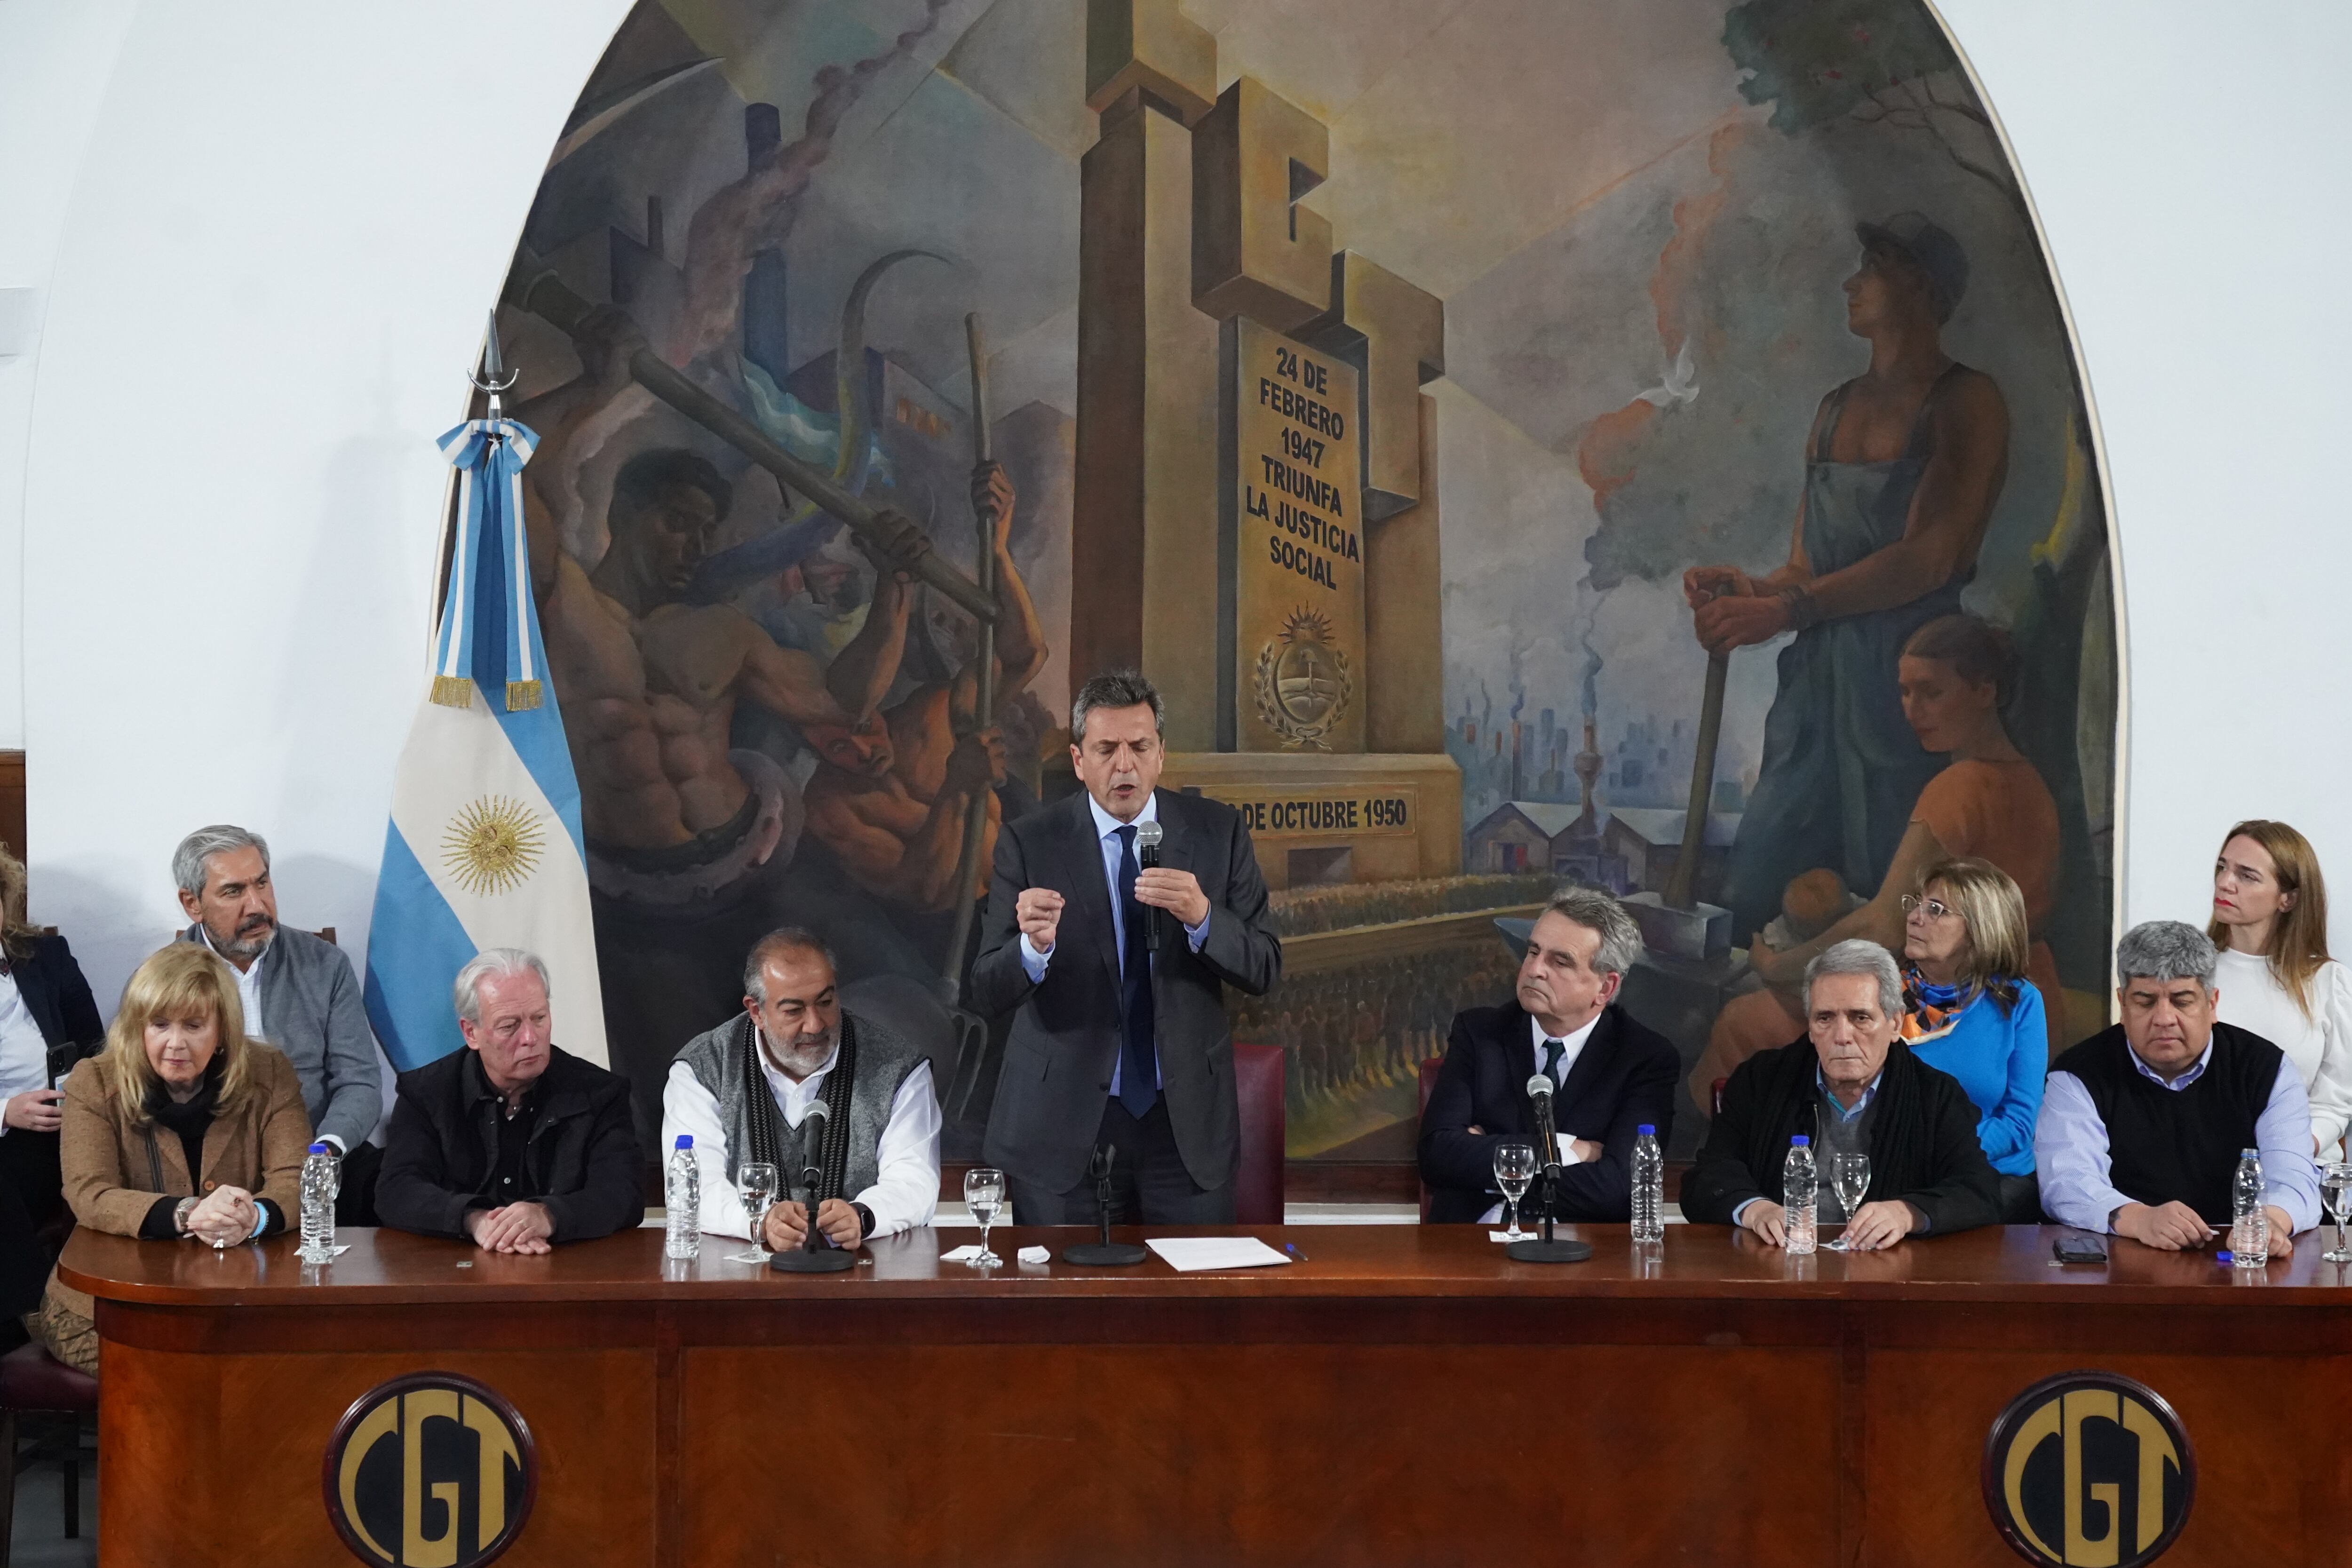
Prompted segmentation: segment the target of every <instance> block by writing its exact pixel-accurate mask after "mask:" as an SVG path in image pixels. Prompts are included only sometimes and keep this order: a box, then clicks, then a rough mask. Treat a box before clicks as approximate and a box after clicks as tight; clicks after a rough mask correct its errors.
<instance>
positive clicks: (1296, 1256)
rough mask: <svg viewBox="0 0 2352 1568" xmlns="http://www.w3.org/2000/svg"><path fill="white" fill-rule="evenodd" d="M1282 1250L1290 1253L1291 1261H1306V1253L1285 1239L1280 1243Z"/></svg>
mask: <svg viewBox="0 0 2352 1568" xmlns="http://www.w3.org/2000/svg"><path fill="white" fill-rule="evenodd" d="M1282 1250H1283V1251H1285V1252H1287V1253H1288V1254H1290V1257H1291V1261H1293V1262H1295V1263H1304V1262H1306V1261H1307V1254H1305V1253H1303V1252H1301V1251H1299V1250H1298V1248H1297V1247H1293V1246H1291V1245H1290V1243H1288V1242H1284V1243H1283V1244H1282Z"/></svg>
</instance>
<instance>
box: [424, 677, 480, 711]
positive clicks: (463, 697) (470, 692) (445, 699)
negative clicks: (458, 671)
mask: <svg viewBox="0 0 2352 1568" xmlns="http://www.w3.org/2000/svg"><path fill="white" fill-rule="evenodd" d="M433 700H434V701H436V702H437V703H439V704H440V705H441V706H442V707H444V708H471V707H472V706H473V705H474V683H473V682H472V681H471V680H468V679H466V677H464V676H462V675H436V676H435V677H434V678H433Z"/></svg>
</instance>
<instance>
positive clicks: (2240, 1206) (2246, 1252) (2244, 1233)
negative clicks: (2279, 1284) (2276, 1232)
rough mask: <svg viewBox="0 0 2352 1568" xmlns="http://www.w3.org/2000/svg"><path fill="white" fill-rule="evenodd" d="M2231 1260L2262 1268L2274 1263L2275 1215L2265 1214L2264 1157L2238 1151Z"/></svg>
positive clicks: (2232, 1212) (2232, 1191) (2232, 1206)
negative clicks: (2272, 1255) (2272, 1224)
mask: <svg viewBox="0 0 2352 1568" xmlns="http://www.w3.org/2000/svg"><path fill="white" fill-rule="evenodd" d="M2230 1212H2231V1225H2230V1254H2231V1257H2230V1261H2231V1262H2232V1263H2234V1264H2236V1265H2237V1266H2238V1267H2239V1268H2262V1267H2263V1265H2265V1264H2267V1263H2268V1262H2270V1260H2271V1216H2270V1215H2267V1214H2265V1213H2264V1212H2263V1157H2262V1154H2261V1153H2260V1152H2258V1151H2256V1150H2252V1149H2242V1150H2240V1151H2239V1152H2238V1179H2237V1181H2236V1182H2235V1183H2233V1184H2231V1209H2230Z"/></svg>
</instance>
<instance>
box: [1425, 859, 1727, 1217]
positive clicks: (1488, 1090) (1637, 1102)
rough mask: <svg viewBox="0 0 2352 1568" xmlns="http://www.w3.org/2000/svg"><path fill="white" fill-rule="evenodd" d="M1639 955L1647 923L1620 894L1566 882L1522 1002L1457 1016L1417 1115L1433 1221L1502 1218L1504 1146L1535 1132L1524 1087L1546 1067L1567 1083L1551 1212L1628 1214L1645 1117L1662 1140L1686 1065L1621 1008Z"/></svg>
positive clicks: (1539, 941)
mask: <svg viewBox="0 0 2352 1568" xmlns="http://www.w3.org/2000/svg"><path fill="white" fill-rule="evenodd" d="M1641 951H1642V932H1641V930H1640V928H1639V927H1637V926H1635V925H1634V923H1633V917H1632V916H1631V915H1629V914H1627V913H1626V912H1625V911H1624V910H1623V909H1622V908H1621V907H1620V906H1619V904H1618V902H1617V900H1614V899H1612V898H1611V897H1610V896H1609V895H1608V894H1606V893H1602V892H1597V891H1594V890H1592V889H1588V888H1572V889H1569V890H1567V891H1566V892H1563V893H1561V894H1560V895H1559V896H1558V897H1557V898H1555V899H1553V900H1552V901H1551V907H1550V908H1549V909H1547V910H1544V912H1543V914H1542V916H1541V917H1540V918H1539V919H1538V920H1537V921H1536V923H1535V929H1534V931H1531V932H1529V933H1528V952H1527V956H1526V957H1525V958H1523V959H1521V960H1520V961H1519V976H1518V989H1517V999H1516V1000H1515V1001H1513V1002H1510V1003H1507V1004H1506V1005H1503V1006H1500V1007H1471V1008H1468V1009H1465V1011H1463V1012H1461V1013H1459V1014H1457V1015H1455V1016H1454V1033H1453V1037H1452V1038H1450V1039H1449V1040H1447V1042H1446V1045H1445V1065H1444V1068H1440V1069H1439V1071H1438V1075H1437V1087H1436V1088H1435V1089H1433V1090H1431V1091H1430V1096H1429V1110H1428V1111H1427V1112H1426V1113H1425V1114H1424V1115H1423V1117H1422V1119H1421V1179H1422V1180H1423V1181H1424V1182H1426V1183H1428V1184H1429V1190H1430V1208H1429V1217H1430V1219H1431V1220H1432V1221H1433V1222H1438V1223H1444V1222H1452V1223H1462V1222H1466V1221H1471V1220H1479V1221H1482V1222H1484V1221H1491V1220H1498V1219H1500V1218H1501V1217H1502V1194H1501V1191H1500V1189H1499V1188H1498V1187H1497V1186H1496V1183H1495V1146H1496V1144H1498V1143H1502V1142H1506V1141H1511V1140H1517V1141H1520V1142H1533V1141H1534V1139H1535V1111H1534V1108H1533V1106H1532V1105H1531V1104H1530V1103H1529V1101H1528V1088H1527V1086H1528V1079H1531V1078H1533V1077H1534V1076H1535V1075H1536V1074H1537V1073H1538V1072H1541V1073H1547V1074H1549V1075H1550V1078H1551V1079H1552V1081H1553V1082H1554V1083H1555V1084H1556V1085H1558V1086H1559V1087H1558V1088H1557V1089H1554V1091H1553V1093H1552V1119H1553V1121H1554V1123H1555V1124H1556V1130H1557V1131H1558V1133H1559V1142H1560V1144H1561V1149H1560V1160H1561V1163H1562V1164H1563V1166H1564V1167H1565V1168H1564V1169H1563V1170H1562V1172H1561V1178H1560V1184H1559V1206H1558V1208H1557V1209H1556V1211H1555V1212H1556V1213H1557V1215H1559V1218H1561V1219H1564V1220H1591V1221H1601V1222H1613V1221H1622V1220H1624V1219H1626V1218H1628V1217H1629V1216H1630V1215H1631V1213H1632V1208H1633V1141H1634V1138H1635V1136H1636V1135H1637V1133H1638V1131H1639V1130H1640V1129H1641V1128H1642V1126H1643V1124H1645V1123H1646V1124H1648V1125H1650V1126H1652V1127H1654V1128H1656V1129H1657V1135H1658V1143H1659V1146H1660V1147H1661V1148H1663V1147H1664V1145H1665V1142H1666V1133H1667V1131H1669V1123H1670V1122H1671V1121H1672V1119H1673V1117H1674V1111H1675V1076H1676V1074H1677V1073H1679V1072H1680V1070H1681V1058H1680V1057H1679V1056H1677V1055H1676V1054H1675V1047H1674V1046H1673V1045H1672V1044H1671V1043H1670V1042H1669V1041H1668V1040H1667V1039H1666V1037H1664V1036H1663V1035H1661V1034H1659V1033H1657V1032H1656V1031H1655V1030H1653V1029H1647V1028H1644V1027H1643V1026H1641V1025H1639V1024H1637V1023H1635V1022H1634V1021H1633V1019H1631V1018H1629V1017H1627V1016H1625V1010H1624V1009H1623V1008H1622V1007H1619V1006H1614V1005H1612V1003H1614V1002H1615V1000H1616V997H1617V991H1618V987H1619V986H1620V985H1621V984H1622V983H1623V981H1624V977H1625V972H1626V971H1627V970H1628V969H1630V968H1632V967H1633V960H1634V958H1635V957H1636V956H1637V955H1638V954H1639V953H1640V952H1641ZM1540 1154H1541V1151H1538V1155H1540Z"/></svg>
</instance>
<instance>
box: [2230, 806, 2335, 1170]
mask: <svg viewBox="0 0 2352 1568" xmlns="http://www.w3.org/2000/svg"><path fill="white" fill-rule="evenodd" d="M2208 934H2209V935H2210V936H2211V937H2212V939H2213V945H2214V946H2215V947H2218V948H2220V949H2221V968H2220V969H2219V970H2218V971H2216V972H2215V973H2214V976H2213V984H2215V985H2216V986H2218V987H2219V988H2220V989H2221V1005H2220V1008H2219V1016H2220V1017H2221V1021H2222V1022H2223V1023H2225V1024H2234V1025H2236V1026H2238V1027H2239V1028H2241V1029H2248V1030H2252V1032H2253V1033H2255V1034H2257V1035H2260V1036H2261V1037H2263V1038H2264V1039H2266V1040H2268V1041H2269V1042H2270V1043H2271V1044H2273V1045H2274V1046H2276V1047H2278V1048H2279V1049H2281V1050H2283V1051H2284V1052H2285V1053H2286V1056H2287V1060H2289V1061H2291V1062H2293V1063H2294V1065H2295V1068H2296V1070H2297V1071H2299V1072H2301V1073H2302V1074H2303V1081H2304V1086H2305V1088H2306V1089H2309V1090H2310V1091H2311V1142H2312V1149H2313V1152H2315V1153H2316V1154H2318V1155H2320V1156H2321V1157H2322V1158H2323V1159H2332V1158H2334V1152H2333V1151H2334V1150H2335V1148H2336V1143H2337V1142H2339V1141H2340V1140H2341V1139H2342V1138H2343V1136H2344V1132H2345V1125H2346V1123H2347V1121H2352V973H2347V972H2346V970H2345V967H2344V965H2342V964H2340V963H2336V961H2335V960H2334V959H2332V958H2330V957H2328V956H2327V884H2326V881H2325V880H2324V879H2322V878H2321V876H2320V874H2319V857H2318V856H2317V855H2315V854H2314V853H2313V852H2312V847H2311V841H2310V840H2308V839H2306V838H2305V837H2304V836H2303V835H2302V834H2300V833H2297V832H2296V831H2295V830H2294V828H2292V827H2289V826H2287V825H2286V824H2285V823H2284V822H2264V821H2262V820H2260V819H2257V820H2255V821H2252V822H2242V823H2240V824H2238V826H2235V827H2232V828H2231V829H2230V831H2229V834H2228V836H2227V837H2224V838H2223V839H2222V841H2221V856H2220V858H2217V859H2216V860H2215V861H2214V862H2213V923H2212V925H2211V926H2210V928H2208Z"/></svg>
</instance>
